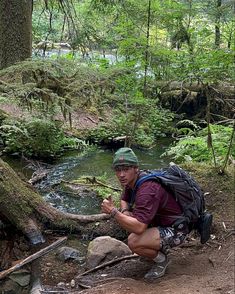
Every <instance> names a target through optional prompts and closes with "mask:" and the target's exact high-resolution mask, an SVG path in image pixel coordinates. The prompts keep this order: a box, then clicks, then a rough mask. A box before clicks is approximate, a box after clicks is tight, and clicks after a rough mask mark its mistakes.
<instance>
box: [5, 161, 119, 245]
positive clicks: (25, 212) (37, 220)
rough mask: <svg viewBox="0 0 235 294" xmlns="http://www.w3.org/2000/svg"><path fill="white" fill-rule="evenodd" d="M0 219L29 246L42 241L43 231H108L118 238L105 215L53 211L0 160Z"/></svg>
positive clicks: (113, 224)
mask: <svg viewBox="0 0 235 294" xmlns="http://www.w3.org/2000/svg"><path fill="white" fill-rule="evenodd" d="M0 218H1V219H4V220H7V221H9V222H10V223H11V224H13V225H14V226H15V227H16V228H18V229H19V230H20V231H22V232H23V234H24V235H26V236H27V237H28V238H29V239H30V241H31V243H32V244H38V243H42V242H44V238H43V236H42V232H43V229H44V228H53V229H54V228H56V229H67V230H68V231H69V232H78V233H80V234H90V233H91V234H92V235H105V234H110V232H111V235H113V236H115V235H119V236H121V235H120V233H121V232H120V231H121V230H120V227H119V226H118V225H117V224H116V222H114V221H109V222H107V221H106V220H107V219H108V218H109V216H107V215H106V214H96V215H75V214H70V213H63V212H61V211H59V210H57V209H55V208H53V207H52V206H51V205H50V204H48V203H47V202H46V201H44V200H43V198H42V197H41V195H39V194H38V193H37V192H35V191H34V190H33V189H32V187H31V186H30V185H29V184H26V183H25V182H23V181H22V180H21V179H20V178H19V176H18V175H17V174H16V173H15V172H14V171H13V169H12V168H11V167H10V166H9V165H8V164H7V163H6V162H4V161H3V160H1V159H0ZM97 221H99V224H100V225H99V226H98V225H97V224H96V225H95V226H94V223H93V222H97ZM105 224H106V226H105ZM107 224H108V226H107Z"/></svg>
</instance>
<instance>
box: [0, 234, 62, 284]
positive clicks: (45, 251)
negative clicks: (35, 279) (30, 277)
mask: <svg viewBox="0 0 235 294" xmlns="http://www.w3.org/2000/svg"><path fill="white" fill-rule="evenodd" d="M66 240H67V237H62V238H59V239H58V240H56V241H55V242H54V243H52V244H50V245H48V246H47V247H45V248H43V249H41V250H39V251H38V252H36V253H34V254H32V255H30V256H28V257H26V258H25V259H23V260H21V261H20V262H19V263H17V264H15V265H14V266H12V267H10V268H9V269H7V270H4V271H2V272H0V280H1V279H3V278H5V277H6V276H8V275H9V274H11V273H13V272H14V271H16V270H18V269H20V268H21V267H22V266H24V265H26V264H28V263H30V262H32V261H34V260H35V259H37V258H40V257H42V256H44V255H45V254H48V253H49V252H51V251H52V250H54V249H55V248H57V247H58V246H60V245H61V244H62V243H64V242H65V241H66Z"/></svg>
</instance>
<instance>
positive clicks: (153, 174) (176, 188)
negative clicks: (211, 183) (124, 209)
mask: <svg viewBox="0 0 235 294" xmlns="http://www.w3.org/2000/svg"><path fill="white" fill-rule="evenodd" d="M148 180H155V181H157V182H158V183H160V184H161V185H162V186H163V187H164V188H165V189H166V190H167V191H169V192H170V193H171V194H172V195H173V196H174V198H175V200H176V201H177V202H178V203H179V205H180V207H181V208H182V211H183V215H182V216H179V218H178V219H177V220H176V221H175V223H174V225H173V226H174V227H175V228H180V227H182V226H183V224H186V225H187V226H188V227H189V228H190V230H192V229H196V230H197V231H198V232H199V234H200V236H201V243H202V244H204V243H205V242H207V241H208V239H209V238H210V229H211V225H212V215H211V214H210V213H208V212H206V211H205V199H204V195H203V193H202V190H201V188H200V186H199V185H198V183H197V182H196V181H195V180H194V179H193V178H192V177H191V176H190V175H189V174H188V173H187V172H186V171H185V170H183V169H182V168H181V167H179V166H178V165H176V164H173V165H170V166H169V167H168V168H165V169H161V170H147V171H144V172H143V173H141V176H140V178H139V179H138V180H137V182H136V183H135V187H134V189H133V193H132V197H131V201H130V203H129V206H130V208H131V207H132V206H133V204H134V202H135V195H136V191H137V189H138V188H139V186H140V185H141V184H142V183H144V182H145V181H148ZM166 202H167V199H166Z"/></svg>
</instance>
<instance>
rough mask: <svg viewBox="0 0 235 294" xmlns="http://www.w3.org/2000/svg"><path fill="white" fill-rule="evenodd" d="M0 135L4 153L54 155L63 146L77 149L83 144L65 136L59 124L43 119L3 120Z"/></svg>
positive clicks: (41, 156)
mask: <svg viewBox="0 0 235 294" xmlns="http://www.w3.org/2000/svg"><path fill="white" fill-rule="evenodd" d="M0 135H1V137H2V141H3V143H4V151H5V152H6V153H11V154H12V153H20V154H22V155H24V156H27V157H39V158H47V157H54V156H56V155H58V154H59V153H60V152H61V151H62V150H63V148H64V147H67V148H74V149H78V148H81V147H82V146H83V145H84V144H82V142H80V140H78V139H76V138H69V139H68V138H66V137H65V135H64V133H63V131H62V129H61V128H60V125H59V124H57V123H55V122H53V121H49V120H44V119H34V120H30V121H10V120H9V121H5V124H4V125H2V126H1V127H0Z"/></svg>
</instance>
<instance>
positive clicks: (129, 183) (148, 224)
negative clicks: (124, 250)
mask: <svg viewBox="0 0 235 294" xmlns="http://www.w3.org/2000/svg"><path fill="white" fill-rule="evenodd" d="M113 168H114V170H115V173H116V176H117V178H118V180H119V182H120V184H121V185H122V187H123V193H122V195H121V202H120V206H121V207H120V210H118V209H117V208H116V207H115V206H114V203H113V201H112V199H111V198H109V199H105V200H104V201H103V202H102V204H101V208H102V212H104V213H107V214H110V215H111V216H112V217H114V218H115V220H116V221H117V222H118V223H119V225H120V226H121V227H122V228H123V229H125V230H127V231H128V232H129V233H130V235H129V236H128V246H129V248H130V249H131V250H132V252H134V253H136V254H138V255H140V256H143V257H147V258H149V259H152V260H153V261H154V265H153V267H152V268H151V269H150V271H149V272H147V273H146V275H145V278H146V279H148V280H152V279H155V278H160V277H162V276H163V275H164V274H165V271H166V268H167V266H168V264H169V258H168V256H167V252H168V251H169V248H172V247H174V246H177V245H180V244H181V243H182V242H183V241H184V240H185V238H186V236H187V233H188V231H187V229H184V230H183V231H179V230H178V229H177V230H176V229H175V228H174V227H173V224H174V222H175V221H176V220H177V218H179V216H180V215H182V209H181V208H180V206H179V204H178V203H177V202H176V200H175V199H174V197H173V196H172V195H171V194H170V193H169V192H167V191H166V190H165V189H164V188H163V187H162V186H161V185H160V184H159V183H157V182H156V181H154V180H148V181H146V182H144V183H143V184H142V185H140V186H139V187H138V189H137V191H136V195H135V202H134V208H133V209H131V208H130V207H129V204H130V203H131V196H132V191H133V189H134V187H135V183H136V181H137V180H138V179H139V178H140V177H141V175H142V173H141V171H140V170H139V162H138V159H137V157H136V155H135V153H134V152H133V150H132V149H130V148H126V147H124V148H120V149H119V150H118V151H117V152H116V153H115V155H114V159H113Z"/></svg>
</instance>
